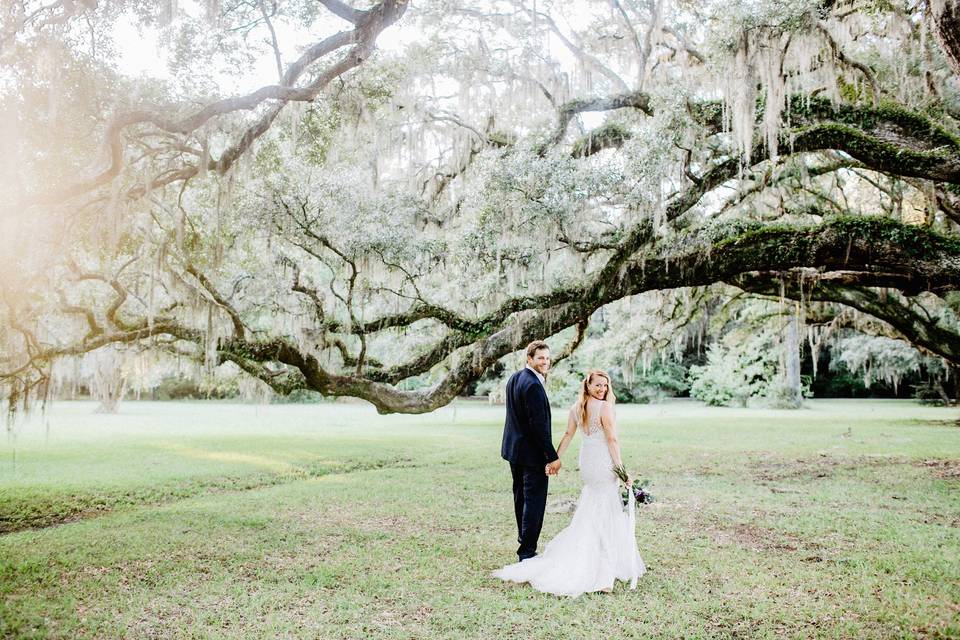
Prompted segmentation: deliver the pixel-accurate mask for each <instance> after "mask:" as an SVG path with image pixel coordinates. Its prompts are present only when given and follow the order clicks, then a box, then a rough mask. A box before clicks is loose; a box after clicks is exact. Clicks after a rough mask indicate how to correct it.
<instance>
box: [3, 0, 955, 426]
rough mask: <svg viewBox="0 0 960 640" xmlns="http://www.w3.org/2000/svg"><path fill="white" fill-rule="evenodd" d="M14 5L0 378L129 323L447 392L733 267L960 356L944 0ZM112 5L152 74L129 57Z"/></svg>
mask: <svg viewBox="0 0 960 640" xmlns="http://www.w3.org/2000/svg"><path fill="white" fill-rule="evenodd" d="M4 11H5V15H3V16H2V19H3V24H2V27H0V59H2V60H3V63H4V67H3V69H2V70H0V80H2V82H0V111H2V113H3V114H4V117H3V118H2V122H3V125H2V126H4V127H5V132H4V136H3V137H4V139H5V140H6V141H7V145H5V146H6V147H7V149H6V150H5V153H4V158H3V163H4V164H3V166H2V169H0V170H2V172H3V176H4V177H3V183H4V184H5V185H7V191H8V194H7V197H6V198H5V202H4V204H3V210H2V212H0V224H2V230H3V242H4V251H3V252H2V257H0V269H2V271H0V273H2V274H3V275H2V276H0V297H2V308H0V313H2V314H3V317H4V322H3V324H2V326H0V379H2V380H3V381H4V383H5V389H6V394H7V397H8V400H9V403H10V406H16V405H17V403H18V402H19V401H21V400H23V401H26V400H27V399H29V398H30V397H35V396H36V395H37V394H41V395H42V394H44V393H46V390H47V386H48V383H49V380H50V371H51V367H53V366H54V364H55V363H56V362H57V361H58V360H59V359H62V358H65V357H72V356H78V355H81V354H84V353H87V352H91V351H94V350H97V349H99V348H102V347H105V346H107V345H138V346H139V347H141V348H143V349H149V350H152V351H155V352H163V353H172V354H175V355H178V356H180V357H182V358H187V359H191V360H195V361H197V362H200V363H204V364H205V365H206V366H208V367H213V366H216V365H218V364H221V363H224V362H232V363H234V364H235V365H236V366H238V367H239V368H240V369H242V370H243V371H245V372H246V373H247V374H249V375H250V376H252V377H253V378H256V379H258V380H260V381H262V383H264V384H266V385H269V386H270V387H271V388H273V389H274V390H276V391H278V392H281V393H289V392H290V391H293V390H296V389H312V390H315V391H319V392H320V393H322V394H324V395H345V396H353V397H358V398H363V399H366V400H368V401H370V402H371V403H373V404H374V405H375V406H376V407H377V409H378V410H379V411H381V412H411V413H414V412H423V411H429V410H432V409H434V408H436V407H439V406H442V405H444V404H446V403H448V402H450V401H451V400H452V399H453V398H454V397H455V396H456V395H457V394H458V393H459V392H461V391H462V390H463V389H464V387H465V386H466V385H467V384H469V383H470V382H471V381H474V380H476V379H477V378H478V377H479V376H481V375H482V374H483V373H484V372H485V371H486V370H487V369H488V368H490V367H491V366H493V365H494V364H495V363H496V362H497V361H498V360H500V359H501V358H503V357H504V356H506V355H508V354H511V353H513V352H515V351H517V350H518V349H520V348H522V347H523V346H524V345H525V344H526V343H527V342H529V341H530V340H532V339H535V338H543V337H550V336H557V340H558V344H559V343H560V342H562V343H563V344H564V345H565V346H564V347H563V349H561V351H562V353H561V354H559V355H560V356H561V357H563V356H564V355H566V354H567V353H569V352H570V351H571V350H573V349H575V348H576V347H577V345H578V344H579V342H580V340H581V339H582V336H583V333H584V331H585V329H586V327H587V324H588V323H589V322H590V319H591V317H592V316H593V315H594V313H595V312H596V311H597V310H598V309H601V308H603V307H605V306H607V305H610V304H612V303H615V302H616V301H619V300H623V299H625V298H628V297H630V296H634V295H636V294H641V293H643V292H648V291H665V292H677V291H685V290H688V289H687V288H690V287H698V288H703V287H709V286H712V285H716V283H724V284H726V285H729V286H733V287H737V288H739V289H740V290H742V291H745V292H749V293H751V294H756V295H761V296H774V297H777V296H780V297H785V298H792V299H795V300H798V301H800V302H801V303H803V304H810V303H816V302H826V303H830V304H833V305H839V306H840V307H842V308H851V309H855V310H858V311H859V312H862V313H863V314H866V315H868V316H870V317H872V318H874V319H876V321H878V322H879V323H880V324H881V325H882V326H883V327H884V330H885V331H886V332H888V333H890V334H891V335H895V336H896V337H900V338H903V339H905V340H907V341H909V342H911V343H912V344H914V345H915V346H917V347H919V348H921V349H922V350H924V351H925V352H927V353H929V354H931V355H934V356H936V357H939V358H941V359H943V360H944V361H945V362H947V363H949V364H950V365H951V366H960V333H958V332H960V323H958V322H957V315H956V314H957V311H958V308H957V306H958V298H957V294H956V290H957V288H958V286H960V235H958V230H960V226H958V225H960V128H958V125H960V39H958V38H960V37H958V34H960V3H958V2H957V0H932V1H931V2H913V1H902V2H901V1H895V2H886V1H884V2H878V1H873V0H855V1H853V2H830V1H823V0H817V1H814V0H757V1H756V2H743V3H728V2H713V1H705V2H685V1H682V2H676V3H666V2H663V0H581V1H580V2H559V1H557V2H550V1H549V0H540V1H538V2H535V3H534V2H530V1H529V0H489V1H487V2H461V1H459V0H424V1H423V2H422V3H417V4H416V5H415V6H409V3H408V2H406V1H405V0H383V1H382V2H379V3H377V4H372V5H371V4H366V5H363V6H360V5H359V4H358V5H357V6H349V5H348V4H346V3H344V2H341V1H340V0H320V1H319V2H307V1H303V2H294V1H291V2H268V1H264V0H258V1H250V0H233V1H228V0H224V1H222V2H215V1H214V0H207V2H206V4H198V3H187V2H180V3H176V2H173V1H172V0H168V1H167V2H161V3H157V4H156V5H150V6H149V7H145V6H143V3H136V2H129V1H125V0H117V1H115V2H106V1H101V2H97V1H96V0H92V1H90V0H87V1H80V0H71V1H67V0H63V1H61V2H52V3H41V2H30V1H23V2H12V3H9V4H8V6H7V7H6V8H5V9H4ZM123 25H127V26H128V27H130V28H133V29H139V30H140V33H141V34H153V36H154V37H155V38H156V40H157V42H158V43H159V47H160V49H161V50H162V51H163V52H164V60H163V61H162V62H163V64H164V65H165V68H166V75H165V77H164V79H158V78H157V77H154V76H151V75H145V76H143V77H136V76H134V77H132V76H130V75H125V74H124V73H123V72H122V71H121V69H120V67H119V66H118V65H119V61H120V60H121V58H122V55H121V54H122V53H123V47H124V46H125V45H123V43H122V42H119V41H118V39H117V37H116V36H117V34H118V33H120V32H121V27H122V26H123ZM285 38H288V39H290V40H293V41H295V43H294V44H291V43H290V42H285V41H284V39H285ZM385 42H386V44H384V43H385ZM378 43H380V44H379V46H378ZM291 47H292V48H291ZM291 50H295V56H294V55H292V54H291V53H290V51H291ZM263 60H267V61H268V64H267V65H266V66H267V67H270V65H271V64H272V65H273V68H274V69H275V71H274V76H275V78H272V79H270V80H266V81H265V80H263V75H262V72H261V71H258V69H262V68H264V65H263V64H260V62H262V61H263ZM158 64H159V62H158ZM258 65H259V66H258ZM685 295H686V294H685Z"/></svg>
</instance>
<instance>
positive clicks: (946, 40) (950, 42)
mask: <svg viewBox="0 0 960 640" xmlns="http://www.w3.org/2000/svg"><path fill="white" fill-rule="evenodd" d="M930 8H931V9H932V10H933V25H934V29H933V32H934V34H935V35H936V36H937V40H938V41H939V42H940V46H941V47H943V52H944V53H945V54H946V56H947V60H949V61H950V66H951V67H953V72H954V73H955V74H957V76H960V0H932V2H931V3H930Z"/></svg>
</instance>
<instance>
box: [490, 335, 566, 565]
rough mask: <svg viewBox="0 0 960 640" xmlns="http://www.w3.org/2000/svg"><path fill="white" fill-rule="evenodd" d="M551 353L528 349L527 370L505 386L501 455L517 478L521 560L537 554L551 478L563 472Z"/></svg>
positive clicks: (541, 345) (535, 345)
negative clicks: (553, 420) (554, 428)
mask: <svg viewBox="0 0 960 640" xmlns="http://www.w3.org/2000/svg"><path fill="white" fill-rule="evenodd" d="M549 369H550V348H549V347H548V346H547V343H546V342H544V341H543V340H535V341H533V342H531V343H530V344H528V345H527V366H526V367H525V368H523V369H521V370H520V371H517V372H516V373H514V374H513V375H512V376H510V380H508V381H507V418H506V421H505V422H504V425H503V444H502V445H501V447H500V455H501V456H502V457H503V459H504V460H507V461H508V462H509V463H510V471H511V472H512V473H513V508H514V511H515V513H516V516H517V541H518V542H519V543H520V547H519V548H518V549H517V556H518V557H519V558H520V561H521V562H522V561H524V560H526V559H527V558H532V557H534V556H535V555H537V540H538V539H539V538H540V529H541V527H542V526H543V512H544V509H545V508H546V506H547V480H548V478H547V476H548V475H556V473H557V472H558V471H560V459H559V457H558V456H557V451H556V449H554V448H553V442H552V434H551V432H550V402H549V401H548V400H547V391H546V389H545V388H544V386H543V384H544V380H545V376H546V375H547V371H548V370H549Z"/></svg>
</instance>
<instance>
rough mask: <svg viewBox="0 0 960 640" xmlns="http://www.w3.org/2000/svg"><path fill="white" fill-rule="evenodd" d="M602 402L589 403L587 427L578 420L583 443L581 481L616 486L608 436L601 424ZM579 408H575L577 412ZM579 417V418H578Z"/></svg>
mask: <svg viewBox="0 0 960 640" xmlns="http://www.w3.org/2000/svg"><path fill="white" fill-rule="evenodd" d="M603 405H604V402H603V401H602V400H590V401H589V402H588V403H587V426H586V428H583V426H582V425H580V424H579V420H577V423H578V425H577V427H578V430H579V431H580V435H581V437H582V438H583V442H582V443H581V445H580V479H581V480H583V483H584V484H590V485H612V486H616V484H617V477H616V476H615V475H614V474H613V460H612V459H611V458H610V449H609V447H608V446H607V436H606V434H604V432H603V425H602V424H600V412H601V411H602V410H603ZM577 409H578V407H574V408H573V410H574V411H576V410H577ZM577 417H579V416H577Z"/></svg>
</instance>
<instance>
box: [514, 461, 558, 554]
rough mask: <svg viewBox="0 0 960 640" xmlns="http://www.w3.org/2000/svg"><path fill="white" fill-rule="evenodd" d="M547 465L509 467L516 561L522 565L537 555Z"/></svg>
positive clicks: (516, 465)
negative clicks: (515, 531) (515, 519)
mask: <svg viewBox="0 0 960 640" xmlns="http://www.w3.org/2000/svg"><path fill="white" fill-rule="evenodd" d="M545 466H546V464H543V465H541V466H535V467H531V466H528V465H523V464H516V463H513V462H511V463H510V472H511V473H512V474H513V509H514V512H515V513H516V516H517V542H519V543H520V547H519V548H518V549H517V557H518V558H519V559H520V560H521V561H523V560H526V559H527V558H532V557H533V556H535V555H537V541H538V540H539V539H540V529H542V528H543V513H544V511H545V510H546V508H547V484H548V481H549V477H548V476H547V474H546V472H545V471H544V467H545Z"/></svg>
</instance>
